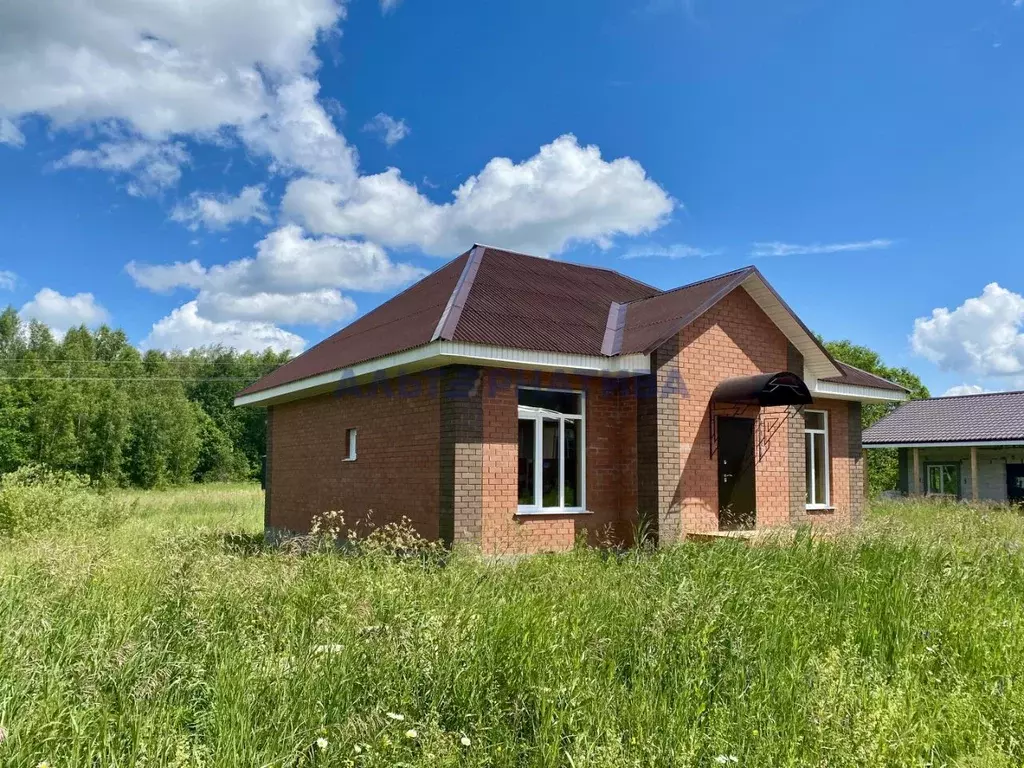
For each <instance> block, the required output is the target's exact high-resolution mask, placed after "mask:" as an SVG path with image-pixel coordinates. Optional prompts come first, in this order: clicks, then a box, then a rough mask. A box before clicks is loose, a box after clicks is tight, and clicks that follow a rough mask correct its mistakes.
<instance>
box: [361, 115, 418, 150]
mask: <svg viewBox="0 0 1024 768" xmlns="http://www.w3.org/2000/svg"><path fill="white" fill-rule="evenodd" d="M363 130H364V131H367V132H369V133H376V134H377V135H378V136H380V140H381V141H383V142H384V143H385V144H386V145H387V146H389V147H393V146H395V144H397V143H398V142H400V141H401V140H402V139H404V138H405V137H406V136H408V135H409V126H408V124H407V123H406V122H405V120H402V119H398V120H396V119H395V118H393V117H392V116H391V115H386V114H384V113H383V112H378V113H377V114H376V115H375V116H374V118H373V119H372V120H370V121H369V122H367V123H366V125H364V126H363Z"/></svg>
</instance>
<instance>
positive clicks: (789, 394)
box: [711, 371, 811, 408]
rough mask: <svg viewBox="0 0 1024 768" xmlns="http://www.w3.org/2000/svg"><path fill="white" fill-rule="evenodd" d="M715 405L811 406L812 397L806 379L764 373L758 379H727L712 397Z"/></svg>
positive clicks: (788, 374) (753, 377)
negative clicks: (805, 382)
mask: <svg viewBox="0 0 1024 768" xmlns="http://www.w3.org/2000/svg"><path fill="white" fill-rule="evenodd" d="M711 400H712V402H714V403H734V404H735V405H757V406H761V407H762V408H767V407H771V406H774V405H810V404H811V393H810V392H809V391H808V389H807V385H806V384H804V381H803V379H801V378H800V377H799V376H797V375H796V374H795V373H790V372H789V371H782V372H781V373H762V374H760V375H758V376H740V377H738V378H735V379H726V380H725V381H723V382H722V383H721V384H719V385H718V387H716V388H715V393H714V395H712V396H711Z"/></svg>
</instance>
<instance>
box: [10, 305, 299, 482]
mask: <svg viewBox="0 0 1024 768" xmlns="http://www.w3.org/2000/svg"><path fill="white" fill-rule="evenodd" d="M287 359H288V354H287V353H275V352H272V351H270V350H267V351H265V352H263V353H261V354H253V353H250V352H237V351H235V350H231V349H224V348H207V349H202V350H196V351H192V352H188V353H181V352H163V351H157V350H149V351H146V352H140V351H139V350H138V349H137V348H135V347H134V346H132V344H131V343H130V342H129V341H128V338H127V336H126V335H125V333H124V331H122V330H114V329H111V328H108V327H105V326H104V327H101V328H99V329H98V330H96V331H91V330H89V329H88V328H85V327H84V326H83V327H79V328H72V329H71V330H69V331H68V332H67V333H66V334H64V336H63V338H61V339H59V340H58V339H57V338H55V336H54V335H53V333H52V332H51V331H50V329H49V328H48V327H47V326H45V325H43V324H42V323H38V322H35V321H33V322H29V323H25V322H23V321H22V320H21V318H20V317H19V316H18V313H17V312H16V311H15V310H14V308H13V307H8V308H7V309H6V310H5V311H4V312H3V313H2V314H0V473H3V472H8V471H11V470H13V469H16V468H17V467H19V466H22V465H25V464H32V463H36V464H42V465H46V466H49V467H52V468H54V469H62V470H68V471H72V472H76V473H80V474H83V475H87V476H89V477H90V478H91V479H92V481H93V483H94V484H96V485H99V486H136V487H141V488H153V487H158V486H164V485H173V484H182V483H188V482H193V481H205V480H242V479H250V478H255V477H259V473H260V468H261V462H262V456H263V453H264V450H265V446H266V415H265V413H264V412H263V410H262V409H259V408H235V407H234V406H233V404H232V401H233V398H234V395H235V393H236V392H238V391H239V390H240V389H242V388H244V387H245V386H247V385H248V384H251V383H252V382H254V381H256V380H257V379H258V378H260V377H261V376H263V375H265V374H266V373H268V372H270V371H272V370H273V369H274V368H276V367H277V366H279V365H281V364H282V363H283V362H285V361H286V360H287Z"/></svg>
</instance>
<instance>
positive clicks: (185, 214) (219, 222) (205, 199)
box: [171, 185, 270, 232]
mask: <svg viewBox="0 0 1024 768" xmlns="http://www.w3.org/2000/svg"><path fill="white" fill-rule="evenodd" d="M263 193H264V187H263V185H253V186H250V187H243V188H242V191H241V192H239V193H238V195H237V196H235V197H231V196H230V195H204V194H201V193H199V192H193V193H192V195H190V196H189V199H188V202H186V203H179V204H178V205H176V206H175V207H174V210H173V211H172V212H171V219H173V220H174V221H177V222H180V223H182V224H184V225H185V226H186V227H188V228H189V229H190V230H192V231H193V232H194V231H196V230H197V229H199V227H201V226H205V227H206V228H207V229H211V230H223V229H227V228H228V227H230V226H231V225H232V224H245V223H247V222H249V221H259V222H262V223H263V224H269V223H270V210H269V209H268V208H267V204H266V202H264V200H263Z"/></svg>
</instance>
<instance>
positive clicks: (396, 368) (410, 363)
mask: <svg viewBox="0 0 1024 768" xmlns="http://www.w3.org/2000/svg"><path fill="white" fill-rule="evenodd" d="M456 363H466V364H471V365H472V364H475V365H480V366H486V367H493V368H516V369H528V370H540V371H550V372H556V373H565V374H569V375H577V376H607V377H622V376H639V375H642V374H645V373H650V372H651V358H650V355H644V354H635V355H617V356H615V357H605V356H604V355H577V354H571V353H563V352H542V351H536V350H528V349H510V348H508V347H498V346H493V345H489V344H470V343H467V342H461V341H434V342H431V343H429V344H425V345H423V346H421V347H415V348H414V349H407V350H405V351H404V352H396V353H395V354H393V355H385V356H384V357H379V358H377V359H375V360H368V361H366V362H365V363H357V364H356V365H353V366H351V367H349V368H342V369H338V370H335V371H328V372H327V373H321V374H319V375H317V376H310V377H309V378H306V379H301V380H299V381H293V382H289V383H287V384H281V385H279V386H276V387H271V388H270V389H265V390H263V391H262V392H253V393H252V394H250V395H240V396H239V397H236V398H235V405H236V406H239V405H273V404H274V403H284V402H288V401H290V400H298V399H301V398H304V397H311V396H314V395H320V394H324V393H326V392H331V391H333V390H336V389H338V387H339V385H342V384H344V385H346V386H347V385H350V384H358V383H364V382H367V381H373V380H375V379H382V380H384V379H392V378H395V377H397V376H402V375H404V374H407V373H415V372H417V371H423V370H429V369H431V368H437V367H440V366H443V365H452V364H456Z"/></svg>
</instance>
